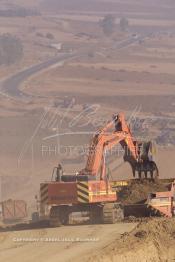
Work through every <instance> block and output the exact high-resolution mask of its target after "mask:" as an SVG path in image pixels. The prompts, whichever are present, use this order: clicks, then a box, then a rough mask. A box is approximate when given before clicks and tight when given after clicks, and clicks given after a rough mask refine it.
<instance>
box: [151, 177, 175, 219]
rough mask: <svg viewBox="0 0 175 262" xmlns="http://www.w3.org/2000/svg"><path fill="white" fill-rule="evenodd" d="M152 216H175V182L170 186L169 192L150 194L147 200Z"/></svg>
mask: <svg viewBox="0 0 175 262" xmlns="http://www.w3.org/2000/svg"><path fill="white" fill-rule="evenodd" d="M147 205H148V208H149V209H151V214H155V215H156V216H164V217H169V218H171V217H173V216H175V180H174V181H173V182H172V183H171V184H170V185H169V190H167V191H165V192H154V193H150V194H149V196H148V200H147Z"/></svg>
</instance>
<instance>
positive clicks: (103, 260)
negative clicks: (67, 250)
mask: <svg viewBox="0 0 175 262" xmlns="http://www.w3.org/2000/svg"><path fill="white" fill-rule="evenodd" d="M174 246H175V219H164V218H157V219H151V220H150V219H149V220H148V221H147V222H146V221H144V222H141V223H139V224H138V225H137V226H136V228H135V229H134V230H133V231H132V232H130V233H125V234H123V235H122V237H121V238H120V239H119V240H116V241H113V242H112V243H110V244H108V245H107V246H106V247H105V248H104V249H103V250H101V251H100V252H96V253H95V254H93V255H91V256H90V258H88V259H87V260H86V259H85V260H84V261H90V262H92V261H97V262H112V261H117V262H140V261H142V262H148V261H152V262H159V261H162V262H165V261H174V260H175V248H174Z"/></svg>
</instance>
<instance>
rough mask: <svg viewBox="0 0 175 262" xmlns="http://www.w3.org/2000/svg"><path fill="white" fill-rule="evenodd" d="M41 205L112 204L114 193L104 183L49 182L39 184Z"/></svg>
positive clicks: (108, 185)
mask: <svg viewBox="0 0 175 262" xmlns="http://www.w3.org/2000/svg"><path fill="white" fill-rule="evenodd" d="M40 193H41V203H42V204H48V205H67V204H79V203H99V202H110V201H111V202H113V201H116V200H117V197H116V192H115V191H113V190H112V187H111V185H110V184H109V183H108V184H106V182H105V181H87V182H84V181H81V182H49V183H44V184H41V188H40Z"/></svg>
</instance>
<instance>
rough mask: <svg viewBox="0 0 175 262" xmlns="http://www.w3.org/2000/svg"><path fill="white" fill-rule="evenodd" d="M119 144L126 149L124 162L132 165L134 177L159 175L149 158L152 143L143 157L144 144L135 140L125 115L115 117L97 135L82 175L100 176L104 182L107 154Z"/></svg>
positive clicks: (93, 140) (148, 145)
mask: <svg viewBox="0 0 175 262" xmlns="http://www.w3.org/2000/svg"><path fill="white" fill-rule="evenodd" d="M112 128H113V130H111V129H112ZM117 144H120V145H121V146H122V148H123V149H124V152H125V154H124V161H127V162H129V163H130V165H131V167H132V171H133V175H134V176H135V172H136V171H138V174H139V177H140V178H141V176H142V172H144V175H145V177H146V178H147V172H150V173H151V177H153V172H154V171H156V172H157V174H156V176H157V175H158V169H157V166H156V164H155V163H154V162H153V161H150V160H149V158H148V152H149V147H150V145H151V144H150V142H147V151H146V153H145V154H144V155H143V154H142V153H141V152H142V150H141V148H142V146H143V142H138V141H136V140H134V138H133V136H132V133H131V131H130V128H129V126H128V124H127V122H126V121H125V117H124V114H123V113H120V114H118V115H117V116H114V117H113V121H111V122H110V123H108V124H107V125H106V126H105V127H104V128H103V129H101V130H100V131H99V132H98V133H97V134H95V136H94V137H93V139H92V141H91V145H90V148H89V155H88V159H87V163H86V167H85V169H84V170H82V172H81V173H82V174H86V175H91V176H100V179H101V180H104V178H105V175H106V174H105V170H106V167H105V152H106V151H107V150H109V149H112V148H113V147H114V146H115V145H117Z"/></svg>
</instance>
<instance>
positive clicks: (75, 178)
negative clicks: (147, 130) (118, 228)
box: [40, 113, 158, 226]
mask: <svg viewBox="0 0 175 262" xmlns="http://www.w3.org/2000/svg"><path fill="white" fill-rule="evenodd" d="M117 144H120V145H121V146H122V148H123V149H124V161H127V162H129V163H130V165H131V167H132V170H133V175H134V176H135V174H136V172H138V175H139V178H142V175H143V176H144V178H145V177H146V178H147V175H148V172H149V173H150V175H151V178H152V179H153V178H157V177H158V168H157V166H156V164H155V162H153V161H152V159H150V155H151V142H138V141H136V140H135V139H134V138H133V136H132V133H131V131H130V128H129V126H128V125H127V123H126V121H125V118H124V114H123V113H120V114H118V115H116V116H114V117H113V120H112V121H111V122H110V123H108V124H107V125H106V127H105V128H103V129H101V130H100V131H99V132H98V133H96V134H95V135H94V137H93V139H92V141H91V144H90V148H89V155H88V159H87V163H86V166H85V169H83V170H81V171H80V172H78V173H77V174H75V175H64V174H63V172H62V170H61V168H60V165H59V167H55V168H54V171H53V175H52V178H53V179H52V181H50V182H47V183H42V184H41V185H40V203H41V208H40V210H41V214H42V215H43V216H44V215H46V210H49V218H50V224H51V225H52V226H58V225H61V224H68V221H69V215H70V214H71V213H72V212H88V213H89V216H90V220H91V222H92V223H94V222H98V223H99V222H102V223H115V222H116V221H118V220H121V219H123V216H124V214H123V208H122V206H121V204H120V203H119V202H118V196H117V194H116V191H115V190H114V189H113V186H112V183H111V182H110V181H109V177H108V175H107V172H106V152H107V151H108V150H110V149H112V148H113V147H114V146H115V145H117ZM117 183H118V185H119V186H120V185H121V183H120V181H115V184H117Z"/></svg>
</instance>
